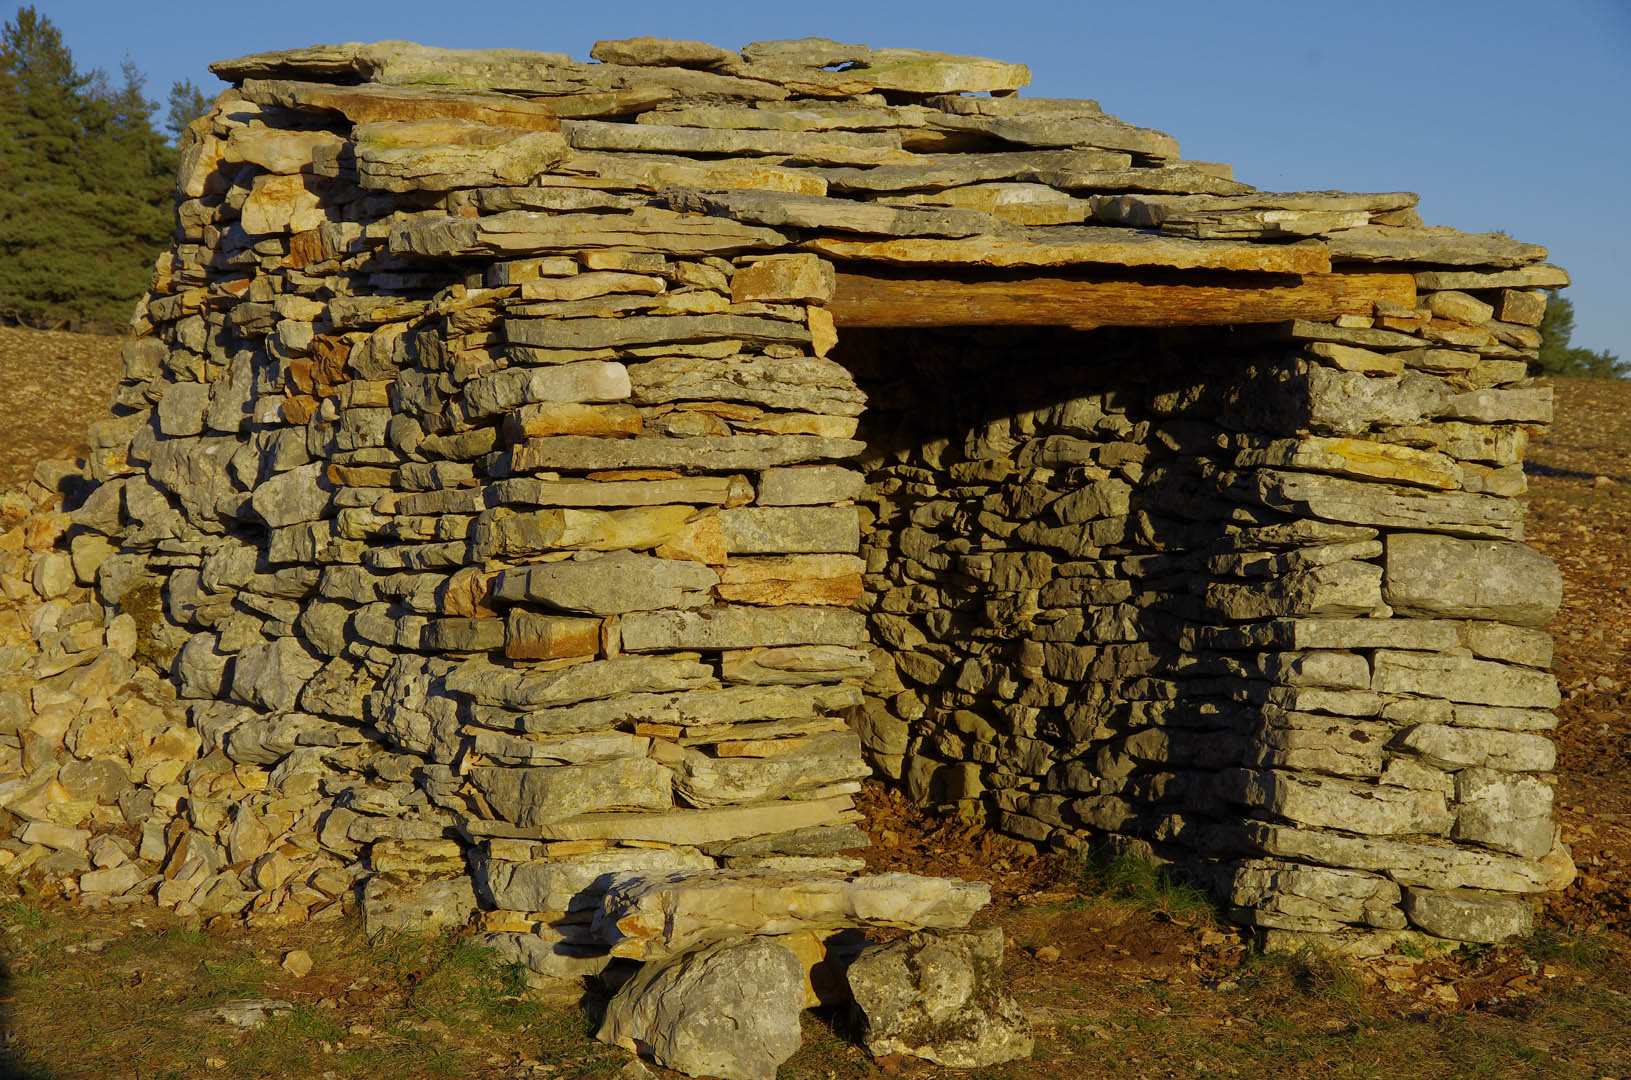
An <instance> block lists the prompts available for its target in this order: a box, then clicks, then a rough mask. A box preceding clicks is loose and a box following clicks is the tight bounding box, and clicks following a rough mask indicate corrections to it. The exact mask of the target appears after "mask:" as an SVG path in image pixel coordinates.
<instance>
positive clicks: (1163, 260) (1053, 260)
mask: <svg viewBox="0 0 1631 1080" xmlns="http://www.w3.org/2000/svg"><path fill="white" fill-rule="evenodd" d="M801 246H802V247H804V248H805V249H806V250H809V251H814V252H818V253H819V254H822V255H826V256H827V257H829V258H833V259H849V260H854V261H859V262H882V263H891V264H893V265H896V266H918V265H922V264H925V263H938V264H943V265H950V266H989V267H996V268H1003V267H1017V266H1073V265H1078V264H1087V263H1091V264H1102V265H1111V266H1165V267H1170V268H1173V269H1177V270H1244V271H1250V272H1254V273H1265V274H1324V273H1328V272H1329V271H1330V269H1331V260H1330V257H1329V256H1328V255H1327V254H1326V249H1325V247H1324V245H1323V244H1322V243H1320V242H1318V241H1303V242H1299V243H1294V244H1252V243H1242V242H1237V241H1229V240H1187V239H1184V238H1182V237H1175V236H1158V235H1153V234H1151V233H1144V232H1133V231H1131V230H1129V229H1118V228H1113V227H1109V226H1092V225H1056V226H1051V227H1037V228H1021V229H1016V230H1015V231H1014V233H1010V234H1004V235H1000V236H981V237H977V238H971V239H961V240H943V239H931V238H921V237H920V238H910V239H898V240H848V239H839V238H837V237H830V236H823V237H816V238H814V239H811V240H806V241H804V243H803V244H802V245H801Z"/></svg>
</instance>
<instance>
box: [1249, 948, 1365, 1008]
mask: <svg viewBox="0 0 1631 1080" xmlns="http://www.w3.org/2000/svg"><path fill="white" fill-rule="evenodd" d="M1241 982H1242V983H1243V984H1244V985H1246V986H1249V987H1252V988H1254V989H1266V988H1268V984H1270V983H1279V984H1281V985H1283V986H1289V987H1294V988H1296V989H1297V990H1298V991H1299V992H1300V993H1302V994H1303V995H1304V996H1307V997H1311V998H1317V999H1320V1000H1323V1001H1327V1002H1332V1003H1336V1002H1340V1003H1342V1004H1346V1005H1356V1004H1358V1003H1359V1000H1360V997H1361V995H1362V992H1363V984H1362V983H1361V982H1360V979H1359V974H1358V972H1357V971H1356V970H1355V969H1354V965H1353V962H1352V961H1351V960H1349V959H1348V958H1347V957H1346V956H1343V955H1342V954H1341V953H1337V952H1333V951H1332V950H1330V949H1324V948H1321V947H1319V946H1317V945H1304V946H1302V947H1300V948H1298V949H1294V950H1276V951H1274V952H1266V953H1258V954H1257V955H1255V956H1252V957H1250V958H1248V959H1247V961H1246V963H1245V965H1244V966H1243V967H1242V978H1241Z"/></svg>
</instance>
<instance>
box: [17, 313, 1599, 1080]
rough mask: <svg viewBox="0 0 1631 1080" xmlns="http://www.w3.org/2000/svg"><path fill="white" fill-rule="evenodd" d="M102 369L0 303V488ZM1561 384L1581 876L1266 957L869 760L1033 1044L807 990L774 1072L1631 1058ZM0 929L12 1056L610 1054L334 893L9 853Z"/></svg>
mask: <svg viewBox="0 0 1631 1080" xmlns="http://www.w3.org/2000/svg"><path fill="white" fill-rule="evenodd" d="M117 372H118V342H117V341H116V340H114V339H105V338H82V337H78V336H76V335H70V334H43V333H35V332H30V331H19V330H7V329H3V328H0V416H4V417H5V418H6V423H7V428H6V435H5V436H4V437H0V488H3V487H5V486H7V485H8V484H10V483H15V482H17V481H19V480H21V479H24V478H26V477H27V476H28V474H29V473H30V471H31V470H32V468H33V463H34V462H35V461H36V460H38V459H40V458H42V457H49V456H58V455H62V454H65V453H72V452H74V451H75V450H76V449H78V448H79V447H80V446H82V441H81V438H82V434H81V429H82V428H83V426H84V425H85V423H87V422H88V421H89V420H90V419H92V418H94V417H95V416H96V415H98V414H99V412H100V410H101V409H102V406H103V402H104V401H105V400H106V397H107V394H108V391H109V388H110V387H111V386H112V383H113V381H114V380H115V379H116V378H117ZM1558 397H1559V407H1558V417H1559V419H1558V423H1557V424H1556V425H1555V426H1554V427H1553V428H1552V429H1551V430H1550V431H1549V432H1548V433H1547V434H1546V436H1545V437H1544V438H1541V439H1539V440H1537V442H1536V444H1535V445H1534V446H1533V447H1532V450H1531V458H1532V460H1533V462H1534V463H1535V464H1534V467H1533V468H1532V469H1531V486H1530V495H1529V502H1530V540H1531V542H1532V543H1534V544H1535V545H1536V546H1537V547H1539V548H1541V549H1542V550H1544V551H1545V552H1547V554H1549V555H1551V556H1552V557H1553V558H1554V559H1556V560H1558V562H1559V563H1560V564H1561V565H1562V567H1563V572H1564V576H1565V581H1566V585H1567V589H1566V595H1565V600H1564V608H1563V611H1562V612H1561V613H1560V615H1559V616H1558V618H1557V620H1556V622H1555V623H1554V624H1553V629H1554V631H1555V632H1556V634H1557V639H1558V640H1557V672H1558V676H1559V678H1560V679H1561V681H1562V684H1563V689H1564V704H1563V708H1562V710H1561V726H1560V728H1559V731H1558V743H1559V749H1560V760H1559V766H1558V784H1557V790H1558V805H1559V812H1558V818H1559V822H1560V824H1561V825H1562V827H1563V830H1564V838H1565V839H1566V840H1567V841H1569V842H1570V843H1571V844H1572V845H1573V846H1574V855H1575V859H1576V861H1577V862H1578V863H1579V865H1580V869H1581V875H1580V879H1579V880H1578V881H1577V882H1576V883H1575V884H1574V885H1573V886H1571V887H1570V888H1569V889H1568V890H1566V891H1565V892H1563V893H1561V894H1559V895H1557V896H1555V897H1551V898H1548V900H1547V901H1546V912H1545V914H1544V915H1543V917H1542V919H1541V927H1540V929H1539V931H1538V932H1537V933H1536V935H1535V936H1534V938H1533V939H1531V940H1530V941H1528V942H1525V943H1522V944H1520V945H1513V946H1503V947H1499V948H1487V947H1480V948H1465V949H1462V950H1460V951H1458V952H1454V953H1450V954H1446V955H1443V956H1435V957H1427V956H1415V957H1413V956H1400V955H1394V956H1390V957H1386V958H1383V959H1382V960H1379V961H1368V962H1363V963H1358V962H1351V961H1344V960H1341V959H1337V958H1333V957H1331V956H1328V955H1324V954H1321V953H1318V952H1313V951H1309V952H1303V953H1299V954H1293V955H1284V954H1281V955H1267V956H1265V955H1262V954H1260V953H1257V952H1255V951H1254V950H1253V949H1252V948H1251V947H1250V942H1249V941H1248V940H1247V939H1246V938H1245V937H1244V936H1242V935H1241V934H1239V933H1238V932H1236V931H1234V930H1232V929H1230V928H1227V927H1224V926H1221V925H1219V924H1217V923H1216V922H1214V920H1213V918H1212V914H1211V912H1210V909H1209V908H1207V906H1206V905H1205V904H1204V903H1201V902H1198V900H1197V898H1196V897H1195V896H1194V895H1193V894H1190V893H1188V892H1187V891H1185V890H1183V889H1179V888H1174V887H1172V886H1170V885H1169V884H1167V883H1165V882H1163V881H1161V880H1160V879H1158V878H1156V877H1154V876H1152V875H1149V874H1147V873H1140V872H1139V870H1138V868H1137V867H1136V866H1131V867H1129V866H1125V865H1117V866H1112V867H1105V868H1098V869H1092V868H1089V869H1087V870H1084V868H1083V867H1082V866H1080V865H1076V864H1073V863H1071V862H1069V861H1067V860H1065V859H1064V858H1061V857H1058V856H1038V855H1035V854H1031V853H1028V852H1027V851H1026V850H1024V849H1023V848H1021V847H1019V846H1017V845H1014V844H1012V843H1010V842H1007V841H1005V840H1003V839H1001V838H999V837H993V836H990V835H988V834H984V833H983V832H982V831H981V830H979V829H977V828H972V827H970V826H967V825H965V824H963V823H959V822H956V821H950V820H940V819H933V818H929V817H926V816H924V815H923V814H921V813H919V812H918V811H916V810H914V809H912V808H911V807H908V806H907V805H905V804H904V802H903V801H902V800H901V799H900V798H899V797H898V796H896V795H893V794H891V793H888V792H885V791H883V790H882V789H874V790H871V791H869V792H868V795H867V799H866V802H867V809H868V811H869V815H870V818H871V831H872V835H873V837H874V838H875V840H876V841H877V844H876V846H875V847H874V848H872V849H871V850H870V851H869V852H868V853H867V858H868V862H869V863H870V864H871V865H872V866H873V868H875V869H909V870H916V871H920V872H926V873H939V874H951V875H957V876H961V877H965V878H971V879H980V880H985V881H988V882H990V883H991V885H992V888H993V895H994V897H995V901H994V903H993V904H992V906H991V907H990V908H989V909H987V911H986V912H984V913H982V916H981V918H982V921H983V923H984V924H985V925H993V924H994V925H999V926H1001V927H1002V928H1003V930H1004V931H1005V933H1006V936H1007V939H1008V955H1007V960H1006V970H1007V975H1008V979H1009V983H1010V989H1011V991H1012V992H1013V993H1014V994H1015V996H1016V997H1017V998H1018V999H1019V1001H1020V1002H1021V1004H1022V1005H1024V1007H1025V1008H1026V1010H1027V1012H1028V1013H1029V1015H1030V1016H1031V1017H1032V1020H1033V1022H1034V1024H1035V1027H1036V1034H1037V1050H1036V1055H1035V1057H1034V1059H1033V1060H1031V1061H1028V1062H1016V1063H1012V1064H1010V1065H1004V1066H998V1067H994V1068H988V1069H983V1070H975V1071H973V1072H970V1073H963V1074H957V1073H954V1072H953V1071H951V1070H940V1069H938V1068H936V1067H935V1066H932V1065H928V1064H926V1063H923V1062H915V1061H909V1060H902V1059H884V1060H882V1061H878V1062H874V1061H872V1060H871V1059H870V1058H868V1056H867V1055H866V1054H865V1052H864V1051H862V1050H861V1049H860V1048H859V1046H858V1045H857V1039H856V1032H855V1031H854V1029H853V1027H852V1024H851V1021H850V1019H849V1018H848V1017H846V1016H842V1015H827V1014H821V1013H808V1014H806V1020H805V1038H804V1048H803V1049H802V1050H801V1051H800V1052H799V1054H798V1055H797V1056H796V1057H795V1058H794V1059H793V1060H792V1061H791V1062H789V1063H788V1064H787V1065H786V1066H784V1067H783V1069H782V1071H781V1076H782V1077H783V1078H784V1080H848V1078H863V1077H865V1078H871V1077H882V1076H904V1077H909V1078H927V1077H935V1076H940V1075H965V1076H971V1077H975V1078H979V1080H1054V1078H1058V1077H1073V1078H1082V1080H1089V1078H1099V1077H1106V1078H1108V1077H1116V1078H1118V1080H1134V1078H1143V1077H1151V1078H1154V1077H1215V1076H1250V1077H1254V1078H1255V1077H1259V1076H1262V1075H1263V1074H1264V1073H1265V1072H1272V1073H1274V1074H1276V1075H1278V1076H1281V1077H1319V1078H1321V1080H1339V1078H1349V1077H1354V1078H1358V1077H1377V1078H1384V1077H1385V1078H1396V1077H1428V1078H1437V1077H1444V1078H1451V1077H1454V1078H1462V1077H1491V1078H1496V1077H1500V1078H1505V1077H1512V1076H1543V1077H1571V1078H1572V1077H1580V1078H1590V1080H1598V1078H1603V1077H1614V1078H1631V875H1628V871H1627V868H1628V867H1631V716H1628V715H1627V696H1628V694H1631V659H1628V651H1627V636H1628V634H1631V547H1628V537H1631V465H1628V464H1627V462H1631V383H1592V382H1580V381H1560V382H1559V383H1558ZM1605 477H1606V479H1603V478H1605ZM295 949H300V950H305V951H306V952H307V953H308V954H309V955H310V956H311V958H312V960H313V966H312V970H311V972H310V973H309V974H307V975H305V976H303V977H296V976H295V975H293V974H291V973H289V972H288V971H286V970H284V969H283V968H282V967H281V966H280V964H281V963H282V961H283V959H284V957H285V956H286V954H287V953H288V952H289V951H291V950H295ZM0 956H3V957H4V967H3V969H0V1007H3V1010H4V1012H3V1015H0V1080H3V1078H4V1077H8V1076H14V1077H29V1078H38V1080H46V1078H62V1080H67V1078H93V1077H94V1078H103V1077H129V1078H132V1080H135V1078H143V1080H147V1078H153V1080H157V1078H165V1077H176V1078H182V1077H186V1078H193V1077H200V1076H203V1077H216V1076H219V1077H222V1078H234V1080H236V1078H260V1077H279V1078H283V1077H289V1078H301V1080H304V1078H321V1080H329V1078H350V1077H357V1078H363V1077H367V1078H369V1080H377V1078H378V1077H381V1076H389V1077H392V1078H401V1080H408V1078H413V1077H440V1076H447V1077H455V1076H456V1077H469V1078H478V1077H479V1078H486V1077H494V1078H503V1080H522V1078H550V1080H554V1078H579V1077H581V1078H586V1080H587V1078H601V1077H607V1078H610V1077H613V1076H616V1075H617V1074H618V1073H619V1070H621V1069H622V1068H623V1066H624V1063H625V1062H626V1060H627V1057H626V1055H624V1054H622V1053H621V1052H619V1051H614V1050H611V1049H610V1048H607V1047H604V1046H601V1045H600V1044H598V1043H596V1042H594V1041H593V1040H592V1039H591V1038H590V1037H589V1036H590V1033H591V1032H592V1030H593V1010H594V1004H595V1003H594V1002H593V1001H592V1000H591V1001H589V1002H587V1003H584V1004H580V1003H579V1002H578V1001H576V1000H575V999H572V998H563V997H559V996H550V995H543V994H540V993H538V992H531V991H527V990H526V989H525V988H524V986H523V985H522V984H521V983H520V981H519V980H518V978H517V977H516V973H515V972H514V971H512V970H506V969H505V968H503V967H502V966H500V965H497V964H495V963H493V961H492V960H491V959H490V956H489V954H487V953H485V952H483V951H481V950H478V949H473V948H470V947H469V946H465V945H461V944H459V943H458V942H457V941H456V940H454V939H451V938H449V939H412V938H400V937H398V938H384V939H378V940H374V941H368V940H365V939H364V937H363V935H362V933H361V930H360V928H359V927H357V926H356V925H354V924H352V923H349V922H343V921H342V922H333V923H326V924H321V925H314V926H303V927H294V928H289V929H284V930H274V931H260V932H256V933H254V934H247V933H245V932H243V931H241V930H236V929H232V928H229V927H224V926H222V927H216V926H204V927H199V926H191V925H186V924H184V923H182V922H180V921H178V920H176V919H175V917H174V916H173V915H170V914H169V913H166V912H163V911H159V910H156V909H153V908H148V907H131V908H126V909H123V910H114V911H104V912H95V913H92V912H86V911H85V910H83V909H81V908H79V907H77V906H76V905H71V904H68V903H65V902H63V901H61V900H59V899H57V898H54V897H52V896H49V895H46V894H45V893H42V892H41V891H40V890H39V889H37V888H34V887H32V886H30V885H29V883H28V882H15V881H12V880H10V879H0ZM264 998H271V999H274V1000H277V1001H281V1002H284V1003H286V1004H287V1006H288V1007H289V1008H288V1010H287V1011H283V1012H281V1013H280V1014H279V1015H277V1016H276V1017H275V1018H273V1019H271V1020H270V1021H269V1022H267V1023H266V1024H265V1025H264V1026H262V1027H260V1028H258V1029H254V1030H248V1029H240V1028H238V1027H235V1026H233V1025H232V1024H230V1023H228V1022H226V1021H223V1020H221V1019H219V1018H217V1016H216V1010H218V1009H219V1008H220V1007H221V1006H223V1005H227V1004H230V1003H234V1002H243V1001H245V1000H255V999H264ZM658 1072H659V1073H661V1070H658ZM663 1075H665V1076H666V1075H674V1074H663Z"/></svg>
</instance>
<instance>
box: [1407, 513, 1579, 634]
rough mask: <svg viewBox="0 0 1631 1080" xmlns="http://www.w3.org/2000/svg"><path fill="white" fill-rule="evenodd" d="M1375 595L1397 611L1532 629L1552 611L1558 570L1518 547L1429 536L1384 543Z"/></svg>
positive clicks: (1559, 585)
mask: <svg viewBox="0 0 1631 1080" xmlns="http://www.w3.org/2000/svg"><path fill="white" fill-rule="evenodd" d="M1386 544H1387V554H1386V567H1385V572H1384V576H1383V581H1382V597H1383V599H1385V600H1386V601H1387V603H1388V604H1389V605H1390V606H1391V607H1392V608H1393V609H1394V610H1395V611H1398V612H1401V613H1403V614H1408V615H1420V616H1425V617H1428V618H1451V619H1488V620H1492V621H1494V622H1505V623H1513V624H1516V625H1519V626H1539V625H1540V624H1541V623H1544V622H1545V621H1546V620H1548V619H1550V618H1551V617H1552V616H1553V615H1554V614H1556V612H1557V608H1558V605H1559V604H1560V603H1562V599H1563V576H1562V573H1561V572H1560V571H1559V570H1558V568H1557V564H1556V563H1554V562H1552V560H1551V559H1549V558H1547V557H1546V556H1545V555H1542V554H1541V553H1540V552H1538V551H1536V550H1534V549H1533V548H1530V547H1526V546H1524V545H1523V544H1517V543H1511V542H1503V541H1495V540H1463V539H1458V538H1456V537H1452V536H1438V535H1433V534H1428V533H1395V534H1392V535H1390V536H1388V537H1387V540H1386Z"/></svg>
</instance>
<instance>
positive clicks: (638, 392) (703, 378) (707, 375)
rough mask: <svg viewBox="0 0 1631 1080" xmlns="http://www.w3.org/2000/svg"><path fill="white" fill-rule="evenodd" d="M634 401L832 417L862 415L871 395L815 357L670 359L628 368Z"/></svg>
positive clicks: (836, 366) (832, 363) (844, 373)
mask: <svg viewBox="0 0 1631 1080" xmlns="http://www.w3.org/2000/svg"><path fill="white" fill-rule="evenodd" d="M629 379H630V381H631V382H632V383H633V385H634V400H635V401H636V402H639V403H640V404H643V405H651V404H657V403H660V402H665V401H740V402H746V403H749V404H754V405H764V406H767V407H770V408H778V409H801V410H806V411H809V412H817V413H826V414H830V415H833V416H859V415H860V414H861V411H862V409H864V408H865V406H866V395H865V394H863V393H862V392H861V391H860V390H859V389H857V388H856V386H855V379H854V377H853V376H852V375H851V374H850V373H849V371H848V370H847V369H845V368H844V367H843V366H842V365H841V364H838V363H837V362H835V361H832V360H825V359H822V358H820V357H815V356H794V357H772V356H753V355H741V356H731V357H727V358H725V359H722V360H721V359H711V358H708V357H685V356H668V357H659V358H657V359H655V360H648V361H646V362H644V363H640V364H631V365H630V366H629Z"/></svg>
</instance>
